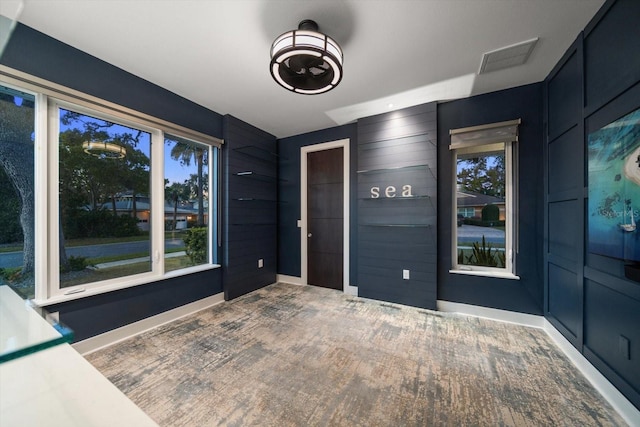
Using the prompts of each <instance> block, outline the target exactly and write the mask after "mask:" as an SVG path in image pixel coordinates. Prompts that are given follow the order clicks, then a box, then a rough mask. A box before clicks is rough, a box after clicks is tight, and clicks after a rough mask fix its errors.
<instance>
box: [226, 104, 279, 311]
mask: <svg viewBox="0 0 640 427" xmlns="http://www.w3.org/2000/svg"><path fill="white" fill-rule="evenodd" d="M223 129H224V136H225V137H224V140H225V143H224V147H223V159H224V160H223V163H224V165H223V175H224V180H223V182H224V187H223V188H224V189H223V194H224V204H223V205H224V214H223V230H224V231H223V236H224V244H223V250H222V253H223V260H222V265H223V270H224V273H223V278H224V280H223V288H224V296H225V299H226V300H230V299H233V298H236V297H238V296H240V295H243V294H246V293H248V292H251V291H254V290H256V289H259V288H261V287H264V286H266V285H270V284H271V283H274V282H275V281H276V270H277V258H276V257H277V253H278V237H277V216H278V158H277V156H276V150H277V147H276V138H275V137H274V136H273V135H271V134H269V133H267V132H264V131H262V130H260V129H257V128H255V127H253V126H251V125H249V124H247V123H245V122H243V121H241V120H239V119H236V118H235V117H233V116H228V115H227V116H225V117H224V120H223ZM260 259H262V260H263V267H259V266H258V260H260Z"/></svg>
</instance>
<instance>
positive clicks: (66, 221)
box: [59, 109, 151, 288]
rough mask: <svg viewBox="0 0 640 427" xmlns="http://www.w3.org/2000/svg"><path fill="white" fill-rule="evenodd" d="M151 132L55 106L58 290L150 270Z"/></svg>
mask: <svg viewBox="0 0 640 427" xmlns="http://www.w3.org/2000/svg"><path fill="white" fill-rule="evenodd" d="M150 152H151V134H149V133H148V132H144V131H142V130H139V129H134V128H131V127H128V126H124V125H121V124H117V123H112V122H109V121H106V120H102V119H99V118H96V117H91V116H88V115H84V114H81V113H77V112H74V111H69V110H64V109H60V135H59V154H60V160H59V162H60V163H59V174H60V183H59V190H60V217H59V223H60V226H61V233H60V287H61V288H63V287H67V286H72V285H78V284H82V283H90V282H97V281H101V280H107V279H113V278H118V277H124V276H129V275H132V274H138V273H144V272H148V271H151V261H150V256H149V255H150V237H149V224H150V210H151V200H150V193H151V191H150Z"/></svg>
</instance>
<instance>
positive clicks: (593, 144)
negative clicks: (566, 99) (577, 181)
mask: <svg viewBox="0 0 640 427" xmlns="http://www.w3.org/2000/svg"><path fill="white" fill-rule="evenodd" d="M587 161H588V174H589V176H588V179H589V203H588V208H587V209H588V212H587V218H588V219H587V221H588V227H589V228H588V242H587V250H588V251H589V252H591V253H594V254H599V255H605V256H608V257H613V258H619V259H623V260H626V261H640V224H638V222H640V108H639V109H637V110H635V111H633V112H631V113H629V114H627V115H625V116H624V117H621V118H619V119H618V120H616V121H614V122H612V123H609V124H608V125H606V126H604V127H602V128H600V129H598V130H596V131H593V132H591V133H589V136H588V143H587Z"/></svg>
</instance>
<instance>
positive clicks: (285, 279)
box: [276, 274, 306, 285]
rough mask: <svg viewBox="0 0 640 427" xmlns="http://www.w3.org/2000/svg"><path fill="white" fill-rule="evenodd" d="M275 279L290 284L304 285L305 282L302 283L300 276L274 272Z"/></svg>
mask: <svg viewBox="0 0 640 427" xmlns="http://www.w3.org/2000/svg"><path fill="white" fill-rule="evenodd" d="M276 281H278V282H281V283H288V284H290V285H306V283H302V277H296V276H287V275H286V274H276Z"/></svg>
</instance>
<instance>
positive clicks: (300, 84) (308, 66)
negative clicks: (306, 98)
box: [269, 19, 343, 95]
mask: <svg viewBox="0 0 640 427" xmlns="http://www.w3.org/2000/svg"><path fill="white" fill-rule="evenodd" d="M342 61H343V55H342V49H340V46H339V45H338V43H336V42H335V40H333V39H332V38H331V37H329V36H327V35H326V34H322V33H320V32H318V24H316V23H315V22H314V21H312V20H310V19H305V20H304V21H301V22H300V24H299V25H298V29H297V30H293V31H288V32H286V33H284V34H282V35H281V36H280V37H278V38H276V39H275V41H274V42H273V44H272V45H271V64H270V66H269V68H270V71H271V76H272V77H273V79H274V80H275V81H276V82H277V83H278V84H279V85H280V86H282V87H284V88H285V89H288V90H290V91H292V92H296V93H302V94H305V95H317V94H319V93H324V92H328V91H330V90H331V89H333V88H334V87H336V86H337V85H338V83H340V80H342Z"/></svg>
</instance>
